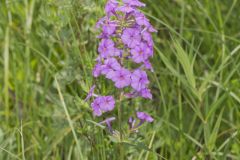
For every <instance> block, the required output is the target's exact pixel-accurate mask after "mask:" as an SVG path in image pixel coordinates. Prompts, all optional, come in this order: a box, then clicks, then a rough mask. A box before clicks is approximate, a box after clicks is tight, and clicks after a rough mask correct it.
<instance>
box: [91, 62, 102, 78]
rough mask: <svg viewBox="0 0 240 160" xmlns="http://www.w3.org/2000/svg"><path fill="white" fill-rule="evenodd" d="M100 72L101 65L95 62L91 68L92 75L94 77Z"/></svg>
mask: <svg viewBox="0 0 240 160" xmlns="http://www.w3.org/2000/svg"><path fill="white" fill-rule="evenodd" d="M101 72H102V65H101V64H100V63H97V64H96V65H95V67H94V68H93V71H92V75H93V76H94V77H99V76H100V74H101Z"/></svg>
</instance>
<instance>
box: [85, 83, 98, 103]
mask: <svg viewBox="0 0 240 160" xmlns="http://www.w3.org/2000/svg"><path fill="white" fill-rule="evenodd" d="M95 88H96V85H93V86H92V87H91V88H90V90H89V92H88V95H87V97H86V98H85V100H84V101H85V102H86V101H88V100H89V99H90V98H91V97H92V96H93V93H94V89H95Z"/></svg>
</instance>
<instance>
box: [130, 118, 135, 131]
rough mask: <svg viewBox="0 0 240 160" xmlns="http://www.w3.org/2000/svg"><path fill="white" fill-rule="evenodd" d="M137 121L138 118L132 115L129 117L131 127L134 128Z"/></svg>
mask: <svg viewBox="0 0 240 160" xmlns="http://www.w3.org/2000/svg"><path fill="white" fill-rule="evenodd" d="M135 122H136V120H135V119H134V118H133V117H130V118H129V119H128V125H129V129H133V128H134V125H135Z"/></svg>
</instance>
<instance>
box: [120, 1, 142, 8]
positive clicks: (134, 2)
mask: <svg viewBox="0 0 240 160" xmlns="http://www.w3.org/2000/svg"><path fill="white" fill-rule="evenodd" d="M123 3H125V4H128V5H130V6H134V7H144V6H145V4H144V3H142V2H139V1H138V0H123Z"/></svg>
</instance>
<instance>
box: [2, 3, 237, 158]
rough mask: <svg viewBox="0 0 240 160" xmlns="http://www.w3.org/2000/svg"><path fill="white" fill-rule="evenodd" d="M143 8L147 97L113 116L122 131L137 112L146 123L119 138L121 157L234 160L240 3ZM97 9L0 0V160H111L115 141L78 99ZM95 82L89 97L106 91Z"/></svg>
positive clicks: (86, 83) (91, 53)
mask: <svg viewBox="0 0 240 160" xmlns="http://www.w3.org/2000/svg"><path fill="white" fill-rule="evenodd" d="M144 2H146V4H147V7H146V8H145V9H144V12H145V13H146V15H147V16H148V17H149V18H150V19H151V22H152V23H153V26H155V27H156V28H157V30H158V33H157V34H155V35H154V41H155V55H154V58H153V59H152V63H153V67H154V70H155V72H154V73H149V74H150V79H151V88H152V91H153V97H154V98H153V100H152V101H146V100H143V99H141V98H138V99H135V100H132V101H130V102H127V101H126V102H125V101H124V102H123V107H122V109H123V113H122V115H124V119H123V121H125V124H126V123H127V118H125V117H128V116H130V115H132V114H133V113H134V110H139V109H141V110H146V111H147V112H149V113H151V115H153V117H154V118H155V121H154V123H153V124H149V125H144V126H143V127H141V128H140V130H139V133H137V135H131V136H130V137H129V135H128V133H126V134H125V135H124V142H121V143H123V146H124V151H125V153H126V155H125V156H126V157H127V158H128V159H132V160H135V159H139V160H142V159H145V160H147V159H150V160H157V159H169V160H175V159H180V160H186V159H219V160H221V159H222V160H225V159H234V160H238V159H240V140H239V139H240V133H239V132H240V40H239V39H240V33H239V26H240V19H239V15H240V10H239V9H238V6H240V1H239V0H174V1H170V0H144ZM104 3H105V1H99V0H0V17H1V18H0V52H1V56H0V73H1V74H0V160H8V159H9V160H12V159H23V160H24V159H26V160H28V159H36V160H38V159H39V160H42V159H44V160H49V159H53V160H56V159H66V160H70V159H93V160H108V159H118V158H119V135H118V133H117V132H116V133H115V135H113V136H109V134H108V132H107V131H106V130H105V127H104V126H102V125H99V124H98V123H97V122H100V121H102V118H95V117H93V116H92V112H91V109H90V106H89V104H88V103H86V102H84V100H83V99H84V98H85V97H86V94H87V92H88V90H89V88H90V87H91V85H92V84H93V83H95V82H96V81H95V80H94V79H93V77H92V76H91V69H92V67H93V65H94V59H95V58H96V55H97V52H96V51H97V45H98V40H97V38H96V36H97V34H98V31H97V30H96V29H95V24H96V22H97V20H98V19H99V18H100V17H101V16H103V15H104V13H103V8H104ZM97 83H98V84H99V85H98V86H99V88H97V92H98V91H99V90H101V91H102V92H103V93H104V94H109V93H112V92H115V89H114V88H113V86H112V84H110V83H108V82H106V81H105V80H104V79H100V80H98V81H97ZM113 114H117V111H114V113H113ZM113 127H114V128H117V124H114V126H113ZM126 127H127V126H123V128H126ZM82 157H83V158H82Z"/></svg>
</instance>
